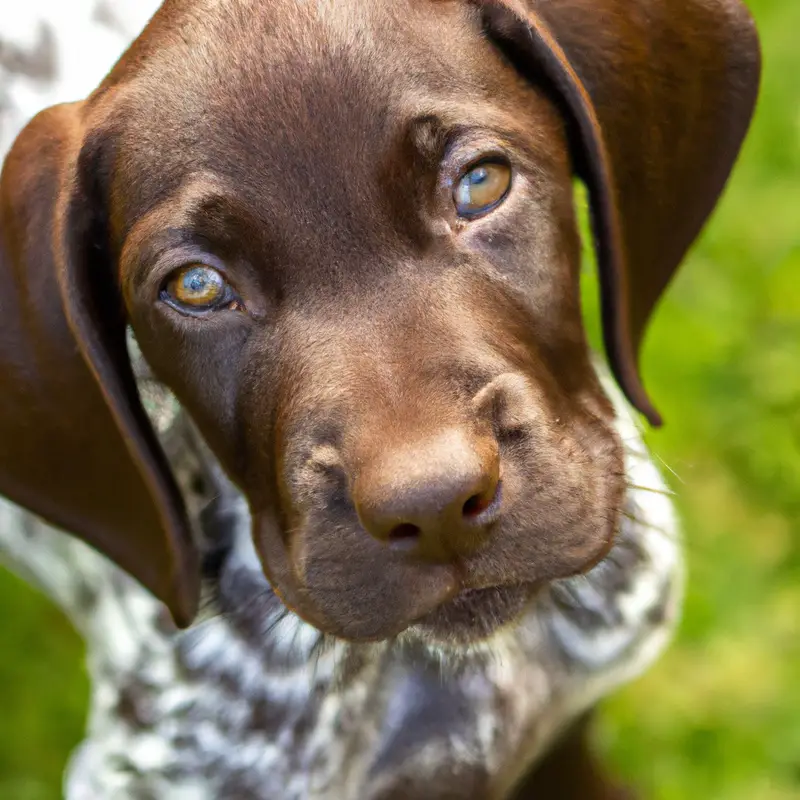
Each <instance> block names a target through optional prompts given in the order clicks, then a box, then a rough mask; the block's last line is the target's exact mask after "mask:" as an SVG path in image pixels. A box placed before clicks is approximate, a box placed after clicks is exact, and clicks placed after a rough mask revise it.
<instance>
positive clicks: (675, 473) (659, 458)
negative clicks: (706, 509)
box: [652, 453, 686, 484]
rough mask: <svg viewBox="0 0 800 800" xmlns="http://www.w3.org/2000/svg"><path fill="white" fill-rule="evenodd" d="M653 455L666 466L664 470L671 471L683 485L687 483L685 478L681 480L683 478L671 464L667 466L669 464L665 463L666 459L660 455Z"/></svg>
mask: <svg viewBox="0 0 800 800" xmlns="http://www.w3.org/2000/svg"><path fill="white" fill-rule="evenodd" d="M652 455H654V456H655V457H656V458H657V459H658V460H659V461H660V462H661V463H662V464H663V465H664V469H667V470H669V471H670V472H671V473H672V474H673V475H674V476H675V477H676V478H677V479H678V480H679V481H680V482H681V483H683V484H685V483H686V481H685V480H684V479H683V478H681V476H680V475H678V473H677V472H676V471H675V470H674V469H673V468H672V467H671V466H670V465H669V464H667V462H666V461H664V459H663V458H661V456H660V455H659V454H658V453H653V454H652Z"/></svg>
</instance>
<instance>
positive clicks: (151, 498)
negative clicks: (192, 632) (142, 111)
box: [0, 104, 200, 625]
mask: <svg viewBox="0 0 800 800" xmlns="http://www.w3.org/2000/svg"><path fill="white" fill-rule="evenodd" d="M82 126H83V122H82V105H81V104H76V105H66V106H57V107H55V108H52V109H49V110H47V111H44V112H42V113H41V114H40V115H39V116H38V117H36V118H35V119H34V120H33V122H32V123H31V124H30V125H29V126H28V127H27V128H26V129H25V130H24V131H23V132H22V134H21V135H20V137H19V138H18V140H17V142H16V143H15V145H14V147H13V148H12V151H11V153H10V154H9V157H8V159H7V161H6V164H5V166H4V168H3V172H2V177H0V493H2V494H4V495H6V496H7V497H8V498H9V499H11V500H12V501H14V502H17V503H19V504H21V505H23V506H25V507H27V508H28V509H30V510H31V511H33V512H34V513H36V514H39V515H40V516H42V517H44V518H45V519H47V520H48V521H49V522H51V523H53V524H55V525H57V526H59V527H62V528H64V529H66V530H67V531H69V532H71V533H74V534H77V535H78V536H80V537H81V538H83V539H85V540H86V541H87V542H88V543H89V544H91V545H93V546H94V547H96V548H97V549H98V550H100V551H101V552H103V553H105V554H106V555H107V556H109V557H110V558H111V559H113V560H114V561H115V562H116V563H117V564H119V565H120V566H121V567H122V568H123V569H125V570H126V571H127V572H129V573H130V574H131V575H133V576H134V577H135V578H137V579H138V580H139V581H140V582H141V583H142V584H143V585H144V586H146V587H147V588H148V589H150V590H151V591H152V592H153V593H154V594H155V595H156V596H157V597H159V598H160V599H161V600H162V601H164V602H165V603H166V604H167V606H168V607H169V609H170V611H171V612H172V616H173V618H174V619H175V621H176V623H178V624H179V625H187V624H188V623H189V622H190V621H191V620H192V618H193V617H194V615H195V613H196V610H197V605H198V593H199V577H200V576H199V567H198V558H197V554H196V552H195V548H194V546H193V544H192V538H191V533H190V529H189V525H188V522H187V518H186V514H185V511H184V508H183V503H182V500H181V496H180V494H179V492H178V489H177V486H176V484H175V482H174V479H173V477H172V474H171V472H170V470H169V467H168V465H167V463H166V460H165V458H164V455H163V453H162V451H161V449H160V446H159V444H158V442H157V439H156V437H155V434H154V432H153V430H152V428H151V426H150V424H149V421H148V419H147V417H146V415H145V412H144V410H143V408H142V406H141V403H140V401H139V396H138V393H137V390H136V385H135V381H134V377H133V373H132V370H131V365H130V362H129V359H128V355H127V350H126V346H125V320H124V316H123V314H122V304H121V301H120V299H119V295H118V292H117V289H116V285H115V280H114V277H113V271H112V265H111V261H110V259H109V258H108V244H107V239H106V236H105V230H104V219H103V214H102V212H101V211H100V210H99V206H101V203H99V202H97V200H98V197H97V194H98V190H97V186H98V185H99V184H98V182H99V178H98V175H100V174H101V173H102V171H103V165H102V163H101V160H100V158H99V152H100V149H101V139H102V137H101V136H94V137H92V136H91V135H90V136H89V137H85V136H84V131H83V130H82Z"/></svg>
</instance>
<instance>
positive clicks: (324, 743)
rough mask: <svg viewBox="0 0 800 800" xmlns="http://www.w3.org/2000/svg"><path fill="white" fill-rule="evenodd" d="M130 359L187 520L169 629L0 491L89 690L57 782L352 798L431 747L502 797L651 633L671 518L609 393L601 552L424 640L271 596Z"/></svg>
mask: <svg viewBox="0 0 800 800" xmlns="http://www.w3.org/2000/svg"><path fill="white" fill-rule="evenodd" d="M139 364H140V386H141V387H142V393H143V395H144V397H145V399H146V405H147V407H148V411H149V413H150V414H151V416H152V418H153V421H154V423H155V424H156V426H157V428H158V430H159V433H160V435H161V437H162V441H163V442H164V445H165V448H166V449H167V451H168V453H169V454H170V460H171V462H172V463H173V465H174V468H175V471H176V473H177V475H178V476H179V479H180V482H181V485H182V488H183V490H184V492H185V494H186V496H187V497H188V498H189V501H190V507H191V508H192V509H193V512H194V518H195V519H196V520H198V531H199V534H200V535H202V536H203V537H204V551H205V552H206V553H207V554H208V557H207V562H206V563H207V573H208V578H207V581H206V590H207V598H206V603H205V609H204V614H203V618H202V620H201V621H199V622H198V623H197V624H196V625H194V626H193V627H192V628H191V629H189V630H188V631H185V632H177V631H175V630H174V629H173V628H172V626H171V624H170V622H169V618H168V615H167V614H166V612H165V610H164V609H163V607H161V606H160V604H159V603H157V602H156V601H155V600H153V599H152V598H151V597H150V596H149V595H148V594H147V593H146V592H145V591H144V590H142V589H141V588H140V587H139V585H138V584H136V583H135V582H134V581H133V580H132V579H130V578H129V577H127V576H126V575H125V574H124V573H122V572H120V571H119V570H118V569H117V568H116V567H114V566H113V565H112V564H111V563H110V562H108V561H107V560H106V559H104V558H103V557H102V556H100V555H98V554H97V553H95V552H94V551H92V550H90V549H89V548H88V547H86V546H85V545H83V544H82V543H81V542H79V541H77V540H75V539H72V538H69V537H67V536H65V535H63V534H61V533H58V532H56V531H54V530H52V529H50V528H48V527H47V526H45V525H43V524H42V523H40V522H38V521H37V520H35V519H33V518H32V517H30V516H28V515H26V514H24V513H22V512H20V511H19V510H18V509H17V508H15V507H13V506H11V505H9V504H2V505H0V547H1V548H2V551H3V553H4V556H5V558H6V559H7V560H8V561H9V563H10V564H11V565H12V567H13V568H14V569H17V570H19V571H20V572H21V573H22V574H23V575H26V576H27V577H29V578H30V579H31V580H32V581H34V582H35V583H37V584H38V585H39V586H41V587H42V588H43V589H44V590H45V591H46V592H48V594H50V596H52V597H53V599H54V600H55V601H56V602H57V603H58V604H59V605H60V606H61V607H62V608H64V609H65V610H66V611H67V613H68V614H69V615H70V617H71V618H72V619H73V621H74V622H75V625H76V626H77V628H78V629H79V630H80V631H81V633H82V634H83V636H84V637H85V639H86V642H87V646H88V652H89V668H90V672H91V675H92V681H93V690H92V708H91V714H90V718H89V730H88V733H87V739H86V741H85V742H84V743H83V745H81V747H80V748H79V750H78V751H77V752H76V754H75V756H74V757H73V759H72V762H71V764H70V766H69V769H68V773H67V781H66V794H67V797H68V800H89V799H90V798H91V799H92V800H94V799H95V798H116V797H120V798H150V797H153V798H170V800H172V799H173V798H178V799H180V798H192V799H194V798H197V800H202V799H203V798H219V797H226V798H241V800H246V798H254V799H255V798H286V800H294V798H298V799H299V798H337V800H349V799H350V798H352V799H353V800H356V799H357V800H367V798H379V797H384V796H389V794H388V793H389V792H390V790H391V791H395V790H396V788H397V786H398V785H399V786H402V787H403V790H402V791H404V792H407V793H408V794H409V796H413V792H414V791H417V792H420V791H423V790H422V788H421V787H428V788H426V789H425V792H430V791H431V789H430V787H431V786H435V785H436V784H437V783H438V782H440V781H442V782H444V781H445V780H447V781H451V780H452V776H449V775H448V776H443V775H441V774H439V773H440V770H441V768H442V766H443V765H445V766H446V767H447V769H448V770H450V769H452V768H453V766H454V765H456V766H457V768H458V770H459V771H460V772H461V778H460V780H461V781H462V783H463V785H466V786H470V787H472V786H474V787H475V789H476V795H475V796H482V795H481V792H483V791H486V792H489V791H491V792H492V795H490V796H502V793H503V792H504V791H505V790H506V789H507V788H508V785H509V784H510V783H512V782H513V781H514V780H515V779H516V778H517V777H518V772H519V770H521V769H524V768H525V767H526V766H529V765H530V764H531V763H533V762H534V761H535V759H536V757H537V756H538V755H539V754H540V753H541V752H542V750H543V749H544V748H546V746H547V745H548V743H549V742H551V741H552V739H553V737H554V735H555V734H556V733H557V732H559V731H560V730H561V729H562V728H563V727H564V726H565V725H567V724H568V723H569V722H570V721H572V720H573V719H575V718H576V717H577V716H578V715H580V714H581V713H582V712H583V711H585V710H587V709H588V708H590V707H591V706H592V705H593V704H594V703H595V702H596V701H597V700H598V699H599V698H601V697H602V696H604V695H605V694H607V693H608V692H609V691H611V690H612V689H613V688H614V687H616V686H618V685H619V684H621V683H623V682H625V681H626V680H629V679H630V678H631V677H633V676H634V675H636V674H638V673H639V672H641V671H642V670H643V669H644V668H645V667H646V666H647V665H648V664H649V663H650V662H651V661H652V660H653V659H654V658H655V656H656V655H657V654H658V653H659V651H660V650H661V649H662V647H663V646H664V644H665V643H666V641H667V638H668V636H669V633H670V631H671V628H672V625H673V623H674V621H675V618H676V614H677V610H678V603H679V596H680V585H681V580H680V575H681V573H680V558H679V547H678V542H677V538H676V536H677V534H676V528H675V522H674V517H673V511H672V507H671V503H670V500H669V499H668V497H667V496H666V495H665V494H662V492H664V491H665V487H664V485H663V482H662V481H661V479H660V477H659V475H658V472H657V470H656V469H655V467H654V465H653V463H652V461H651V460H650V459H649V457H648V456H647V455H646V453H645V451H644V448H643V446H642V444H641V441H640V439H639V436H638V434H637V431H636V428H635V427H634V425H633V424H632V423H631V421H630V418H629V416H628V414H627V413H626V412H625V411H624V409H622V408H620V422H619V426H620V432H621V434H622V437H623V439H624V440H625V442H626V443H627V449H628V456H627V462H628V463H627V470H628V476H629V481H630V484H631V485H634V486H638V487H642V488H640V489H631V490H630V493H629V498H628V505H627V509H628V510H627V516H626V517H625V519H624V523H623V526H622V529H621V530H620V532H619V540H618V542H617V544H616V545H615V547H614V548H613V549H612V551H611V553H610V554H609V555H608V557H607V558H606V559H605V560H604V561H603V562H601V563H600V564H599V565H598V566H597V567H595V568H594V569H593V570H592V571H591V572H590V573H589V574H587V575H586V576H582V577H578V578H573V579H569V580H566V581H561V582H559V583H557V584H554V585H553V586H552V587H551V588H550V589H549V590H548V591H546V592H544V593H543V594H542V595H541V596H540V597H539V599H538V600H537V602H536V603H535V605H534V606H533V607H531V609H530V610H529V612H528V613H527V614H526V615H525V616H524V618H523V619H521V620H520V621H519V622H518V623H517V624H515V625H514V626H513V627H510V628H507V629H505V630H502V631H501V632H500V633H498V634H497V635H495V636H494V637H493V638H492V639H490V640H489V641H487V642H485V643H484V644H483V645H481V646H479V647H473V648H472V649H470V650H468V651H456V650H453V651H447V650H446V649H443V648H441V647H440V646H437V647H430V646H428V645H427V644H426V643H425V642H424V641H422V640H418V639H416V638H415V637H414V635H413V633H407V634H404V635H403V636H402V637H401V638H400V639H398V640H397V641H394V642H390V643H385V644H379V645H368V646H367V645H358V646H352V645H346V644H344V643H341V642H339V643H335V642H329V641H326V640H325V639H324V638H323V637H322V636H321V635H320V634H319V633H318V632H317V631H316V630H314V629H313V628H311V627H309V626H307V625H306V624H304V623H303V622H301V621H300V620H299V619H298V618H296V617H295V616H294V615H292V614H290V613H287V612H286V611H285V609H283V607H282V606H281V604H280V603H279V601H278V600H277V599H276V598H275V596H274V595H273V594H272V592H271V590H270V587H269V585H268V584H267V582H266V580H265V579H264V577H263V573H262V572H261V570H260V567H259V564H258V561H257V558H256V556H255V553H254V551H253V549H252V544H251V539H250V536H249V519H248V514H247V510H246V506H245V504H244V502H243V501H242V498H241V497H240V496H239V495H238V494H237V492H236V491H235V489H234V488H233V487H232V486H231V485H230V484H229V483H228V482H227V481H226V480H225V479H224V478H223V476H222V475H221V474H220V472H219V470H218V468H217V467H216V465H215V463H214V461H213V459H212V458H211V457H210V455H209V454H208V451H207V450H206V449H205V447H204V446H203V444H202V443H201V442H200V441H199V439H198V438H197V435H196V434H195V432H194V430H193V428H192V426H191V424H190V423H189V421H188V420H187V419H186V417H185V415H184V414H183V412H182V411H181V410H180V408H179V407H178V405H177V403H176V402H175V401H174V399H173V398H172V396H171V395H170V394H169V392H168V391H167V390H166V389H165V388H164V387H161V386H159V385H158V384H156V383H155V382H153V381H152V380H150V379H149V378H148V377H147V376H146V372H144V371H143V365H142V363H141V361H140V362H139ZM201 488H202V489H204V491H201V492H198V489H201ZM212 498H213V499H212ZM202 508H205V509H206V510H205V511H204V512H202V513H200V509H202ZM201 520H202V522H201ZM389 748H391V749H392V752H393V754H394V759H395V760H396V757H397V751H398V748H403V750H404V752H406V757H405V759H404V761H403V768H402V772H401V773H398V772H397V771H392V772H390V773H387V772H384V771H383V770H382V769H381V764H382V754H383V753H385V752H387V750H388V749H389ZM489 776H500V777H499V784H498V783H497V778H496V777H493V778H490V777H489ZM418 796H425V797H431V798H433V797H436V796H437V795H434V794H431V793H424V794H420V795H418Z"/></svg>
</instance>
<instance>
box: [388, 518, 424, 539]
mask: <svg viewBox="0 0 800 800" xmlns="http://www.w3.org/2000/svg"><path fill="white" fill-rule="evenodd" d="M420 533H422V531H421V530H420V528H419V526H418V525H414V524H413V523H412V522H403V523H401V524H400V525H395V526H394V528H392V529H391V530H390V531H389V541H390V542H407V541H410V540H411V539H416V538H417V537H418V536H419V535H420Z"/></svg>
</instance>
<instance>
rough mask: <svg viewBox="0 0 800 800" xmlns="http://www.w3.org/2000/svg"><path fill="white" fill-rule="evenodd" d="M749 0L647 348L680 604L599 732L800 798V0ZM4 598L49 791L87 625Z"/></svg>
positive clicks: (75, 697) (34, 754)
mask: <svg viewBox="0 0 800 800" xmlns="http://www.w3.org/2000/svg"><path fill="white" fill-rule="evenodd" d="M749 5H750V7H751V8H752V10H753V12H754V14H755V16H756V19H757V22H758V25H759V29H760V33H761V37H762V44H763V50H764V60H765V69H764V79H763V87H762V93H761V98H760V102H759V107H758V111H757V114H756V119H755V123H754V127H753V130H752V132H751V135H750V137H749V139H748V142H747V144H746V146H745V150H744V153H743V156H742V158H741V160H740V162H739V165H738V167H737V169H736V172H735V173H734V177H733V180H732V182H731V184H730V187H729V190H728V192H727V193H726V195H725V198H724V200H723V202H722V204H721V206H720V207H719V210H718V211H717V213H716V214H715V216H714V218H713V220H712V222H711V224H710V225H709V227H708V228H707V230H706V232H705V234H704V236H703V238H702V240H701V241H700V243H699V244H698V246H697V247H696V248H695V249H694V251H693V253H692V255H691V257H690V258H689V259H688V261H687V263H686V264H685V266H684V268H683V270H682V272H681V273H680V275H679V277H678V279H677V280H676V282H675V283H674V284H673V288H672V290H671V291H670V293H669V295H668V297H667V299H666V301H665V302H664V303H663V305H662V307H661V312H660V313H659V315H658V318H657V320H656V323H655V325H654V327H653V329H652V332H651V335H650V337H649V340H648V343H647V348H646V352H645V359H644V361H645V379H646V383H647V385H648V386H649V388H650V391H651V394H652V396H654V397H655V398H656V400H657V404H658V405H659V407H660V410H661V411H662V412H663V413H664V415H665V418H666V420H667V425H666V427H665V428H664V429H663V430H661V431H656V432H651V433H650V434H649V435H648V439H649V443H650V445H651V447H652V448H653V450H654V451H655V453H656V454H657V455H658V456H659V458H660V459H662V460H663V462H664V464H665V465H666V469H667V472H668V478H669V480H670V482H671V484H672V486H673V488H674V489H675V490H676V492H677V493H678V504H679V507H680V510H681V513H682V515H683V519H684V521H685V538H686V549H687V552H688V558H689V568H690V573H689V586H688V596H687V601H686V608H685V614H684V619H683V623H682V625H681V629H680V631H679V634H678V637H677V639H676V641H675V643H674V644H673V646H672V647H671V649H670V650H669V651H668V653H667V654H666V655H665V656H664V657H663V658H662V659H661V661H660V662H659V663H658V664H657V665H656V666H655V668H653V669H652V670H651V671H650V672H649V673H648V674H647V675H646V676H645V677H644V678H642V679H640V680H638V681H637V682H635V683H634V684H632V685H630V686H629V687H627V688H626V689H624V690H623V691H622V692H620V693H619V694H617V695H615V696H614V697H613V698H612V699H611V700H609V701H608V702H607V703H606V704H605V706H604V713H603V716H602V718H601V721H600V723H601V724H600V726H599V728H598V732H597V735H598V740H599V744H600V746H601V747H602V748H603V749H605V750H606V751H607V752H608V753H609V755H610V756H611V758H612V760H613V761H614V763H615V764H616V766H617V768H618V770H619V772H620V773H621V774H622V775H624V776H626V777H627V778H628V779H630V780H631V781H632V782H634V783H635V784H636V785H638V786H640V787H642V788H644V789H645V790H646V796H647V797H648V798H653V799H654V800H674V799H677V798H680V800H686V799H687V798H691V799H692V800H694V799H695V798H703V800H789V798H793V799H794V800H796V799H797V798H800V0H750V2H749ZM586 283H587V286H586V289H587V291H586V297H587V307H588V309H589V311H588V313H589V315H590V316H591V317H594V316H595V315H596V308H595V306H596V303H595V295H596V292H595V290H594V285H593V281H592V280H591V279H590V280H588V281H587V282H586ZM0 609H2V613H3V621H2V624H0V800H51V799H54V798H58V797H60V776H61V772H62V770H63V767H64V763H65V760H66V758H67V755H68V753H69V752H70V750H71V748H72V747H73V746H74V745H75V744H76V743H77V742H78V741H79V739H80V736H81V730H82V726H83V724H84V717H85V707H86V700H87V696H88V685H87V680H86V675H85V672H84V669H83V663H82V647H81V643H80V641H79V639H78V638H77V636H76V635H75V634H74V633H73V631H72V630H71V628H70V626H69V624H68V623H67V622H66V621H65V620H64V619H63V617H62V616H61V615H60V614H59V612H58V611H57V610H56V609H54V608H53V607H52V606H51V605H50V604H49V603H48V602H47V601H46V600H44V599H43V598H42V597H41V596H39V595H38V594H36V593H35V592H34V591H33V590H31V589H29V588H28V587H27V586H26V585H25V584H24V583H23V582H22V581H20V580H18V579H17V578H15V577H14V576H12V575H9V574H8V573H7V572H2V571H1V570H0Z"/></svg>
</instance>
